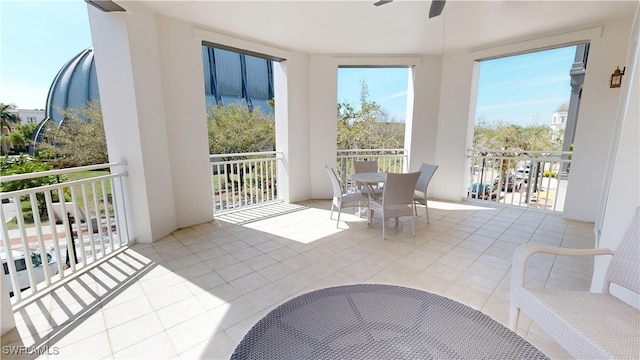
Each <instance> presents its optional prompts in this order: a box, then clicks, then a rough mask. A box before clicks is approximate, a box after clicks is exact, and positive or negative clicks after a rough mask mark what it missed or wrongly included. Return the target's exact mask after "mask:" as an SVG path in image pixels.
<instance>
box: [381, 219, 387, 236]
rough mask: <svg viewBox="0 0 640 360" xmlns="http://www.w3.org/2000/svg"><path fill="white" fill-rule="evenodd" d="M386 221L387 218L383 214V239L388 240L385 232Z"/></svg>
mask: <svg viewBox="0 0 640 360" xmlns="http://www.w3.org/2000/svg"><path fill="white" fill-rule="evenodd" d="M385 222H386V221H385V218H384V216H383V217H382V240H386V239H387V234H386V233H385V226H384V223H385Z"/></svg>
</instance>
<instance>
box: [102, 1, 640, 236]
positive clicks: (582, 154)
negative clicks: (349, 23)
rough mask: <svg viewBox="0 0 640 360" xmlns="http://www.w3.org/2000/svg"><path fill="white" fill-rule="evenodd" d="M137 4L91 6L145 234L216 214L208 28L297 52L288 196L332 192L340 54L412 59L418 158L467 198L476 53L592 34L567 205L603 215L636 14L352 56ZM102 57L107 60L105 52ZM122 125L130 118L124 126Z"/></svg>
mask: <svg viewBox="0 0 640 360" xmlns="http://www.w3.org/2000/svg"><path fill="white" fill-rule="evenodd" d="M126 5H127V6H128V8H127V13H126V14H118V13H115V14H114V13H111V14H106V13H100V12H98V11H97V10H93V11H91V24H92V28H96V30H92V33H93V36H94V44H95V45H96V46H95V47H96V59H97V60H96V62H97V65H98V70H100V67H101V66H104V67H106V68H107V69H108V70H107V71H108V74H109V75H108V76H107V77H106V78H105V80H102V79H101V78H99V80H100V87H101V96H102V97H103V104H104V105H107V104H106V103H104V102H105V101H106V102H108V103H109V104H110V106H103V107H104V109H106V110H105V124H108V125H106V127H107V132H108V140H109V142H110V156H111V158H112V159H111V160H112V161H127V162H129V163H130V165H131V166H130V173H131V176H130V179H129V181H130V183H131V184H132V186H131V196H132V197H134V198H135V200H134V201H132V204H133V205H132V207H133V209H132V210H133V211H132V212H131V217H132V218H134V224H136V225H135V226H137V227H140V229H137V230H136V233H137V234H138V236H141V239H151V240H155V239H157V238H158V237H159V236H163V235H164V234H166V233H168V232H170V231H172V230H175V229H176V228H178V227H183V226H188V225H192V224H195V223H199V222H204V221H208V220H210V218H211V213H212V209H211V206H212V204H211V202H210V195H211V189H210V186H209V184H208V183H209V180H208V179H209V177H208V171H209V170H208V160H207V159H206V154H207V153H208V151H207V140H206V123H205V121H204V118H205V117H204V106H205V103H204V96H202V89H203V83H202V82H203V80H202V76H203V75H202V64H201V61H202V60H201V54H200V44H201V41H203V40H204V41H207V42H211V43H214V44H215V43H217V44H222V45H226V46H231V47H235V48H239V49H245V50H249V51H254V52H257V53H262V54H265V55H273V56H277V57H280V58H284V59H286V60H285V61H283V62H282V63H279V64H277V65H276V66H274V83H275V88H276V129H277V136H276V142H277V150H281V151H283V154H284V157H285V166H283V167H282V169H280V171H281V174H280V177H281V180H280V186H281V188H280V191H281V192H280V194H281V195H282V196H283V198H284V199H285V200H286V201H289V202H296V201H301V200H306V199H310V198H330V196H331V187H330V184H329V181H328V179H327V178H326V174H325V173H324V170H323V167H324V165H325V164H331V163H332V162H333V160H334V159H335V149H336V145H335V129H336V124H335V120H336V100H337V67H338V66H340V65H360V66H366V65H373V66H392V65H406V66H413V79H414V82H413V84H412V92H413V93H412V96H413V98H414V99H415V102H414V104H413V107H412V113H411V114H410V115H411V116H410V117H409V118H408V121H407V124H408V126H409V127H411V128H412V132H411V136H410V137H409V138H408V139H407V144H408V145H410V148H409V150H410V156H411V157H410V166H409V167H410V169H411V170H413V169H417V168H418V167H419V165H420V163H421V162H430V163H435V164H437V165H439V169H438V173H437V176H435V177H434V178H433V180H432V182H431V185H430V193H431V196H434V197H437V198H439V199H443V200H453V201H458V200H460V199H461V198H462V197H463V196H464V195H465V193H466V188H467V185H468V179H467V178H465V177H466V176H468V171H467V158H466V149H467V148H468V147H469V144H470V142H469V140H470V138H471V136H470V135H471V132H472V129H473V124H474V121H475V113H474V111H473V109H474V108H475V96H476V94H475V87H476V85H477V62H476V61H477V60H479V59H484V58H490V57H497V56H505V55H510V54H515V53H520V52H525V51H531V50H532V49H544V48H549V47H555V46H561V45H568V44H575V43H578V42H581V41H589V42H591V44H592V46H591V50H590V56H589V63H588V69H587V78H586V80H585V85H584V93H583V96H584V97H583V100H584V101H583V102H582V104H583V107H582V108H581V110H580V119H579V124H578V132H577V134H576V152H575V154H574V164H572V177H575V178H578V179H579V181H571V182H570V183H571V185H570V189H569V193H568V198H567V204H572V202H576V204H577V205H570V206H567V207H566V208H565V216H566V217H568V218H573V219H579V220H585V221H594V219H595V214H596V210H597V207H598V201H597V199H598V189H600V188H601V187H602V182H603V177H602V173H603V170H604V168H605V164H606V161H607V159H606V155H605V154H606V153H607V150H608V146H609V141H610V139H611V135H612V130H611V127H610V126H608V125H607V119H611V118H614V117H615V111H616V104H617V96H618V95H616V93H615V92H614V91H612V90H610V89H609V88H608V85H607V82H608V77H609V75H610V72H611V71H612V69H614V68H615V66H616V65H620V64H622V63H624V58H622V59H617V57H612V56H611V54H612V53H614V54H615V53H618V52H622V53H626V47H627V45H626V44H627V43H626V42H627V39H628V32H629V28H630V23H624V22H622V23H620V22H618V23H614V24H603V25H602V26H599V27H594V28H590V29H586V30H581V31H575V32H568V33H564V34H560V35H555V36H547V37H542V38H539V39H534V40H528V41H522V42H517V43H513V44H508V45H503V46H497V47H493V48H488V49H479V50H476V51H473V52H461V53H448V54H445V56H444V58H441V57H440V56H399V57H380V56H378V57H365V56H358V57H348V56H334V55H326V54H325V55H317V54H306V53H301V52H296V51H293V50H289V49H279V48H276V47H273V46H269V45H266V44H260V43H256V42H252V41H249V40H246V39H237V38H234V37H231V36H228V35H223V34H219V33H216V32H214V31H210V30H207V29H202V28H196V27H193V26H192V25H191V24H187V23H184V22H182V21H180V20H176V19H169V18H165V17H162V16H156V15H153V14H151V13H149V12H148V11H147V10H146V9H145V8H144V7H143V6H140V5H138V4H135V3H132V4H129V3H127V4H126ZM625 34H626V36H625ZM100 58H102V59H103V60H102V61H98V59H100ZM101 64H102V65H101ZM98 76H99V77H100V71H98ZM103 76H104V75H103ZM103 88H104V89H106V90H103ZM122 129H130V130H127V131H126V133H117V132H116V131H121V132H122ZM109 132H111V135H109ZM584 144H588V146H586V145H584ZM283 175H284V176H285V177H284V178H283V177H282V176H283ZM168 189H170V191H168ZM594 189H595V190H594ZM585 194H593V196H585ZM591 197H592V198H593V199H591ZM151 240H149V241H151ZM141 241H146V240H141Z"/></svg>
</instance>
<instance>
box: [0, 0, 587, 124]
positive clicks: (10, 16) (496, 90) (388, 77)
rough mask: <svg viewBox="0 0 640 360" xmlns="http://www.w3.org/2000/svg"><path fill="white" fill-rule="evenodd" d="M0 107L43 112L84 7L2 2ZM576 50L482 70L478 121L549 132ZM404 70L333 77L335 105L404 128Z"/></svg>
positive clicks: (78, 42) (83, 23)
mask: <svg viewBox="0 0 640 360" xmlns="http://www.w3.org/2000/svg"><path fill="white" fill-rule="evenodd" d="M0 44H1V47H0V78H1V81H0V102H4V103H13V104H15V105H16V106H17V107H18V108H24V109H36V108H37V109H41V108H44V106H45V102H46V99H47V92H48V90H49V86H50V85H51V82H52V81H53V79H54V78H55V75H56V74H57V73H58V71H59V70H60V68H62V66H63V65H64V64H65V63H66V62H67V61H68V60H70V59H71V58H72V57H73V56H75V55H77V54H78V53H80V52H81V51H82V50H84V49H86V48H87V47H90V46H91V33H90V29H89V19H88V16H87V5H86V3H85V2H84V1H82V0H70V1H30V0H20V1H7V0H0ZM574 54H575V47H574V46H571V47H567V48H560V49H555V50H548V51H544V52H539V53H532V54H524V55H519V56H512V57H509V58H501V59H495V60H489V61H484V62H482V63H481V71H480V80H479V95H478V104H477V113H476V118H483V119H485V120H486V121H488V122H495V121H504V122H507V123H516V124H520V125H530V124H539V125H543V124H548V123H550V122H551V116H552V114H553V111H554V110H555V109H556V108H557V107H558V106H560V105H562V104H563V103H564V102H568V101H569V95H570V87H569V80H570V77H569V70H570V68H571V64H572V63H573V58H574ZM408 75H409V73H408V69H406V68H387V69H379V68H355V69H354V68H349V69H340V70H339V73H338V99H337V100H338V101H340V102H348V103H350V104H352V105H354V106H355V107H356V108H358V107H359V104H360V89H361V87H360V82H361V80H364V81H366V83H367V86H368V88H369V100H372V101H375V102H377V103H378V104H380V105H381V106H382V108H383V109H384V110H386V111H387V112H388V113H389V114H391V116H392V117H393V118H395V119H396V120H398V121H404V120H405V111H406V110H405V109H406V101H407V94H406V92H407V82H408Z"/></svg>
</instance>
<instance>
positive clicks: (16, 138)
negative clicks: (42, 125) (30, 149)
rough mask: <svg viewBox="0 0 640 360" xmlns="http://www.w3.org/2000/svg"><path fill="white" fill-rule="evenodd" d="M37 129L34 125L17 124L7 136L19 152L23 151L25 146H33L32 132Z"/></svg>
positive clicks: (36, 125)
mask: <svg viewBox="0 0 640 360" xmlns="http://www.w3.org/2000/svg"><path fill="white" fill-rule="evenodd" d="M36 128H38V124H36V123H33V122H31V123H26V124H18V125H16V126H14V127H13V129H11V133H10V134H9V141H10V142H12V143H13V144H14V146H15V147H16V148H17V149H18V150H20V151H23V152H24V151H25V149H26V147H27V145H32V144H33V132H34V131H36Z"/></svg>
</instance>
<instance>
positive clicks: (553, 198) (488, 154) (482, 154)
mask: <svg viewBox="0 0 640 360" xmlns="http://www.w3.org/2000/svg"><path fill="white" fill-rule="evenodd" d="M571 154H572V152H569V151H522V150H520V151H518V150H493V149H470V150H469V152H468V157H469V159H470V177H469V178H470V181H469V188H468V192H467V197H468V198H471V199H477V200H484V201H491V202H496V203H502V204H507V205H514V206H526V207H534V208H539V209H543V210H548V211H557V212H562V211H563V209H564V199H565V195H566V190H567V186H568V181H569V171H570V165H571Z"/></svg>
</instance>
